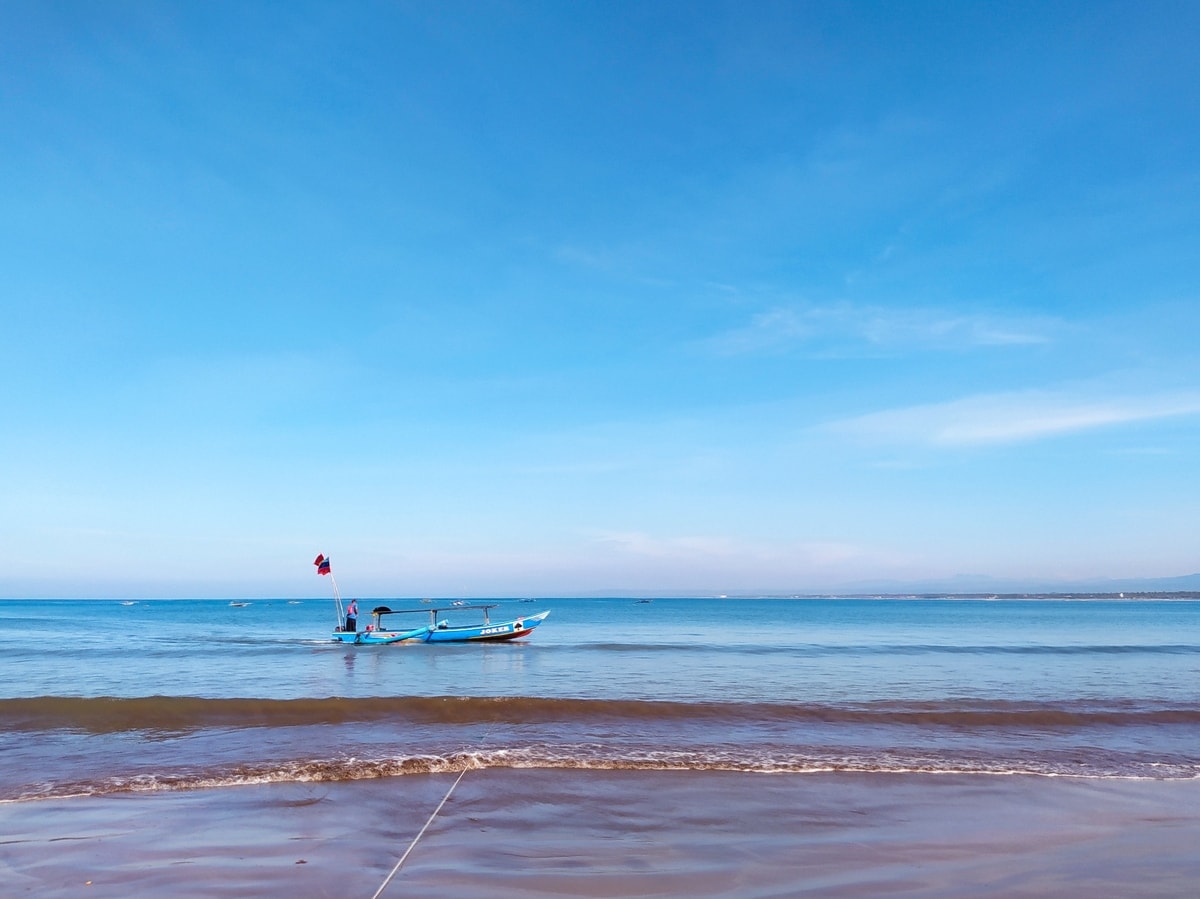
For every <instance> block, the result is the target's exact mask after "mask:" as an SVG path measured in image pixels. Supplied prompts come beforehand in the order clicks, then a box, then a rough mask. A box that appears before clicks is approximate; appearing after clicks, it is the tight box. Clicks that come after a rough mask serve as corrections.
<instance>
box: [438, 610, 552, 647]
mask: <svg viewBox="0 0 1200 899" xmlns="http://www.w3.org/2000/svg"><path fill="white" fill-rule="evenodd" d="M549 614H550V613H549V612H542V613H540V614H538V615H530V616H529V617H528V618H517V619H515V620H513V621H501V622H498V623H496V624H478V625H467V626H465V627H435V628H432V629H431V630H430V631H429V636H428V637H426V638H425V642H426V643H498V642H501V641H504V640H519V639H521V638H522V637H524V636H527V635H528V634H529V633H530V632H532V631H533V629H534V628H535V627H537V626H538V625H539V624H541V623H542V622H543V621H545V620H546V616H547V615H549Z"/></svg>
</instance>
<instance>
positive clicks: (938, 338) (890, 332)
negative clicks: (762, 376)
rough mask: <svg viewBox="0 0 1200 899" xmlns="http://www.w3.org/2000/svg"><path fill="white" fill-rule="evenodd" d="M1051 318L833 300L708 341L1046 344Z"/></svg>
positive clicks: (754, 346) (750, 345) (745, 348)
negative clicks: (823, 304) (827, 303)
mask: <svg viewBox="0 0 1200 899" xmlns="http://www.w3.org/2000/svg"><path fill="white" fill-rule="evenodd" d="M1053 329H1054V322H1053V321H1051V320H1049V319H1046V318H1036V317H1028V318H1018V317H1003V316H994V315H987V314H982V313H977V314H963V313H956V312H949V311H946V310H940V309H922V308H913V309H889V308H886V307H882V306H862V305H855V304H851V303H837V304H833V305H828V306H809V305H789V306H777V307H775V308H772V309H768V310H766V311H763V312H759V313H757V314H756V315H754V316H753V318H751V320H750V322H749V323H748V324H746V325H744V326H743V327H740V328H735V329H733V330H730V331H726V332H725V333H723V334H719V335H717V336H715V337H713V338H711V340H710V341H709V344H710V346H711V347H712V348H713V349H714V350H715V351H716V352H718V353H721V354H723V355H740V354H743V353H756V352H767V351H780V350H787V349H791V348H793V347H796V346H802V345H810V346H818V347H827V346H829V345H830V344H833V345H842V346H845V345H846V344H858V345H860V346H865V347H869V348H872V349H903V348H920V349H931V348H932V349H948V350H952V349H962V348H973V347H980V346H1011V345H1021V344H1043V343H1049V342H1050V340H1051V333H1052V331H1053Z"/></svg>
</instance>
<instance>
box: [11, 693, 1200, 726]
mask: <svg viewBox="0 0 1200 899" xmlns="http://www.w3.org/2000/svg"><path fill="white" fill-rule="evenodd" d="M390 720H394V721H398V722H407V723H419V724H441V725H456V724H481V723H485V724H486V723H505V724H544V723H547V722H558V721H561V722H567V723H586V722H588V721H597V722H599V721H605V722H612V721H627V722H638V721H673V722H696V723H702V724H706V725H712V724H738V723H768V724H769V723H804V722H812V723H821V724H826V725H837V724H846V725H866V726H871V725H881V726H911V727H941V728H952V729H976V728H1002V729H1020V728H1040V729H1057V728H1067V729H1082V728H1090V727H1127V726H1128V727H1137V726H1165V725H1184V726H1196V725H1200V705H1187V706H1180V705H1173V706H1157V705H1154V704H1150V703H1140V702H1137V701H1135V700H1123V701H1108V702H1093V701H1085V700H1077V701H1062V702H1041V703H1033V702H1006V701H983V700H946V701H931V702H891V701H881V702H873V703H862V704H854V705H832V704H818V703H765V702H762V703H733V702H675V701H660V700H603V699H555V698H544V697H457V696H435V697H425V696H403V697H378V698H368V699H344V698H337V697H334V698H319V699H314V698H308V699H210V698H202V697H192V696H147V697H135V698H119V697H95V698H92V697H62V696H43V697H34V698H23V699H0V728H2V729H4V730H8V731H50V730H72V731H83V732H88V733H119V732H124V731H154V732H187V731H195V730H203V729H210V728H254V727H268V728H270V727H303V726H311V725H328V724H350V723H369V722H386V721H390Z"/></svg>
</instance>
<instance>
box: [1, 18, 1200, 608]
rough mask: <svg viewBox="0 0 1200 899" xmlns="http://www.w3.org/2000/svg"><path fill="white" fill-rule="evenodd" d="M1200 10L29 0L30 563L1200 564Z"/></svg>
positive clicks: (18, 482)
mask: <svg viewBox="0 0 1200 899" xmlns="http://www.w3.org/2000/svg"><path fill="white" fill-rule="evenodd" d="M1198 31H1200V5H1196V4H1193V3H1186V2H1180V3H1173V2H1154V3H1132V2H1130V3H1106V2H1078V3H1076V2H1053V3H1045V2H1032V3H1023V2H1011V3H1008V2H1006V3H997V4H982V3H980V4H965V3H943V2H908V3H896V2H879V3H874V2H860V3H833V2H819V3H804V2H793V3H772V2H756V3H753V4H746V3H741V2H730V3H721V2H704V0H700V2H686V3H684V2H678V3H677V2H649V3H646V2H616V0H615V2H611V3H609V2H606V3H594V4H588V3H569V2H522V0H505V2H488V0H478V2H453V0H449V2H442V3H427V2H412V3H408V2H362V3H353V4H345V3H340V2H330V3H323V2H322V3H314V2H287V3H282V2H271V3H261V2H260V3H254V2H250V3H240V4H232V3H200V2H186V3H180V2H149V0H146V2H136V0H134V2H103V3H88V2H45V0H38V2H29V0H9V2H6V3H4V4H2V5H0V197H2V198H3V200H2V202H0V335H2V337H0V340H2V342H3V353H2V354H0V384H2V385H3V394H4V405H5V413H6V414H5V415H4V422H3V425H2V426H0V565H2V566H3V569H4V571H5V574H6V577H5V581H4V583H3V584H0V596H6V597H11V598H25V597H29V598H39V597H85V598H87V597H124V596H130V597H164V598H171V597H225V596H229V597H259V596H261V597H272V596H278V597H284V596H287V597H304V596H320V595H326V594H327V592H328V589H329V585H328V584H327V583H326V581H325V579H323V578H319V577H317V576H316V574H315V569H314V567H313V565H312V559H313V558H314V557H315V556H316V555H317V554H318V553H324V554H326V555H328V556H329V557H330V558H331V559H332V564H333V570H334V573H335V576H336V577H337V579H338V585H339V587H340V589H341V591H342V593H343V594H347V595H363V596H396V597H401V596H567V595H589V594H590V595H608V594H612V593H618V592H627V591H632V592H638V591H643V592H646V593H653V594H664V593H665V594H670V593H677V594H682V595H709V594H718V593H727V594H731V595H732V594H738V593H755V592H781V593H792V592H800V593H806V592H839V591H843V592H853V591H855V590H859V589H865V588H866V587H867V586H870V587H871V588H873V589H880V588H885V587H893V588H896V589H904V588H908V587H919V586H921V585H929V584H935V583H936V584H943V583H951V584H955V585H958V586H959V587H961V588H962V589H964V590H972V589H985V590H986V589H991V587H992V586H993V585H997V584H1000V585H1006V586H1011V587H1014V588H1020V587H1021V585H1034V584H1037V585H1046V584H1063V585H1069V584H1072V583H1077V582H1080V581H1083V580H1096V579H1110V578H1162V577H1173V576H1179V575H1185V574H1190V573H1193V572H1197V571H1200V545H1198V543H1197V539H1196V538H1197V535H1198V534H1200V527H1198V524H1200V476H1198V475H1197V472H1200V353H1198V352H1197V346H1198V340H1197V336H1198V335H1200V92H1198V91H1197V90H1196V85H1197V84H1200V54H1197V53H1196V52H1195V38H1194V36H1195V34H1196V33H1198Z"/></svg>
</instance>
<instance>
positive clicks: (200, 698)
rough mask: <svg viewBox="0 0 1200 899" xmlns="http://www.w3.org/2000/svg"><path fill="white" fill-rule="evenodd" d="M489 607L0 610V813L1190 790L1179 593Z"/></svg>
mask: <svg viewBox="0 0 1200 899" xmlns="http://www.w3.org/2000/svg"><path fill="white" fill-rule="evenodd" d="M381 602H382V604H385V605H387V606H389V607H390V608H393V609H399V608H416V609H421V608H427V607H428V606H423V605H422V604H421V602H419V601H417V600H403V599H387V600H382V601H381V600H360V606H361V607H362V608H363V613H362V614H361V615H360V626H361V625H365V624H366V623H367V622H368V621H369V615H368V612H367V610H369V609H370V608H371V607H372V606H374V605H376V604H379V603H381ZM478 602H479V601H474V600H473V601H471V603H470V604H476V603H478ZM488 602H491V603H495V605H496V608H493V609H491V612H490V614H491V618H492V620H493V621H500V620H507V619H511V618H516V617H522V616H528V615H531V614H534V613H536V612H541V611H546V610H549V611H550V615H549V617H548V618H547V620H546V621H545V622H544V623H543V624H542V625H541V626H540V627H538V628H537V629H536V630H535V631H534V632H533V633H532V635H531V636H529V637H528V638H527V639H524V640H521V641H516V642H510V643H489V644H435V645H427V644H412V645H410V644H402V645H391V646H353V645H344V644H339V643H335V642H334V641H333V640H332V639H331V632H332V629H333V628H334V626H335V625H336V618H335V615H336V612H335V609H334V604H333V602H332V600H322V599H305V600H290V601H289V600H283V599H280V600H261V599H257V600H253V601H248V602H246V603H244V604H240V605H234V604H231V603H230V602H229V601H228V600H195V601H193V600H138V601H133V600H126V601H123V602H122V601H114V600H103V601H102V600H78V601H76V600H55V601H28V602H26V601H16V600H5V601H0V802H4V803H14V802H15V803H22V802H34V801H38V800H43V799H49V798H55V799H66V798H70V797H82V796H96V795H103V794H114V793H115V794H120V793H138V792H146V791H155V792H161V791H188V790H196V789H217V790H220V789H224V788H234V787H238V786H240V785H247V784H269V783H283V782H287V783H313V782H336V781H354V780H366V779H387V778H403V777H408V776H411V775H419V774H428V773H439V772H452V771H462V770H464V769H467V770H469V769H491V768H503V769H571V770H584V769H589V770H625V769H642V770H660V771H735V772H748V773H763V774H771V773H780V772H785V773H793V774H807V773H827V772H882V773H888V774H893V775H905V774H910V773H919V774H921V775H939V774H984V775H994V776H996V777H1001V778H1003V777H1012V776H1021V777H1028V776H1034V777H1047V778H1049V777H1054V778H1100V779H1131V778H1136V779H1150V780H1162V781H1170V780H1193V779H1196V778H1200V602H1197V601H1196V600H1195V599H1186V598H1178V599H1137V600H1131V599H1120V598H1088V599H1066V598H1061V597H1059V598H1038V599H1024V598H1021V599H1018V598H1011V597H1002V598H996V599H992V600H986V599H977V598H972V599H964V598H954V597H945V598H871V597H858V598H848V597H839V598H654V599H652V600H650V599H643V600H641V601H639V600H637V599H636V598H588V599H578V598H570V599H538V600H531V599H500V600H489V601H488ZM438 605H442V603H438ZM445 605H446V606H449V608H448V609H447V610H446V611H445V612H442V613H439V616H440V617H445V618H448V619H450V621H451V623H459V622H460V621H461V622H462V623H466V622H467V621H469V620H472V619H471V618H470V616H472V615H478V614H479V613H478V612H477V611H473V610H469V609H459V608H455V607H452V606H450V604H449V602H446V603H445Z"/></svg>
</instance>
